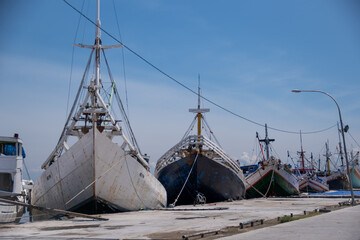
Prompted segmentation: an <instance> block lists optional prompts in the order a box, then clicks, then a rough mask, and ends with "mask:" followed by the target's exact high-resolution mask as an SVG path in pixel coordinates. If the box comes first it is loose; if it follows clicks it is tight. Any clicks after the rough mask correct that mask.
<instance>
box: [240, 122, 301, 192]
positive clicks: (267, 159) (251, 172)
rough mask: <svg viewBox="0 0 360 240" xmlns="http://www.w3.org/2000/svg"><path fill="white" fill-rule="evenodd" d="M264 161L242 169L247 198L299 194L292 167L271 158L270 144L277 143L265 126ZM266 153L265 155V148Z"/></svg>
mask: <svg viewBox="0 0 360 240" xmlns="http://www.w3.org/2000/svg"><path fill="white" fill-rule="evenodd" d="M256 137H257V139H258V140H259V145H260V148H261V152H262V157H263V159H262V160H261V161H259V162H258V164H256V165H249V166H243V167H241V168H242V170H243V172H244V174H245V186H246V197H247V198H256V197H269V196H277V197H280V196H281V197H282V196H291V195H297V194H299V183H298V179H297V178H296V177H295V176H294V175H293V174H292V173H291V167H290V166H289V165H287V164H282V163H281V160H280V159H275V157H273V156H270V149H269V147H270V146H269V145H270V142H273V141H275V140H274V139H270V138H269V137H268V129H267V125H266V124H265V139H259V135H258V133H257V134H256ZM262 144H264V145H265V152H266V156H265V154H264V147H263V145H262Z"/></svg>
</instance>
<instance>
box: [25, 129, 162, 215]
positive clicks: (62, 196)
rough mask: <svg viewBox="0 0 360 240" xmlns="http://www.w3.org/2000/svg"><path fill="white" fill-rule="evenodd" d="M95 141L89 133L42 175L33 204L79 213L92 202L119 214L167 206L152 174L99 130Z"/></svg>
mask: <svg viewBox="0 0 360 240" xmlns="http://www.w3.org/2000/svg"><path fill="white" fill-rule="evenodd" d="M94 139H95V142H94V144H93V133H92V131H89V133H87V134H86V135H85V136H83V137H82V138H81V139H80V140H78V142H76V143H75V144H74V145H73V146H71V147H70V148H69V150H68V151H66V152H65V153H63V154H62V155H61V156H60V157H59V158H58V159H57V160H56V161H55V162H54V163H53V164H52V165H50V166H49V167H48V168H47V169H46V170H45V171H44V172H43V173H42V175H41V176H40V177H39V179H38V180H37V182H36V183H35V185H34V189H33V191H32V201H31V203H32V204H34V205H37V206H42V207H48V208H56V209H62V210H75V211H76V209H78V208H79V207H81V206H82V205H84V204H85V203H87V202H89V201H91V200H97V201H101V202H103V203H105V204H107V205H108V206H110V207H111V208H113V209H115V210H116V211H132V210H140V209H154V208H160V207H164V206H166V198H167V197H166V191H165V189H164V187H163V186H162V185H161V183H160V182H159V181H158V180H157V179H156V178H155V177H154V176H153V175H151V173H150V172H149V171H147V170H146V169H145V168H144V167H143V166H142V165H141V164H140V163H139V162H138V161H137V160H136V159H135V158H133V157H132V156H131V155H129V154H128V153H125V151H124V150H123V149H122V148H121V147H120V146H118V145H117V144H116V143H114V142H112V141H111V140H110V139H109V138H107V137H106V136H105V135H104V134H102V133H100V132H99V131H97V130H96V133H95V138H94ZM93 146H95V148H93ZM93 152H95V157H94V158H93ZM34 218H36V216H34Z"/></svg>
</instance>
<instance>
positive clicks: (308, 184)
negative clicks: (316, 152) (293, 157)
mask: <svg viewBox="0 0 360 240" xmlns="http://www.w3.org/2000/svg"><path fill="white" fill-rule="evenodd" d="M300 143H301V151H300V152H298V154H299V160H298V166H297V167H298V168H297V169H295V170H294V174H297V176H298V178H299V189H300V191H301V192H326V191H329V184H327V182H326V179H323V178H319V177H318V176H317V174H316V169H315V167H314V161H313V155H312V154H311V158H310V161H308V160H307V159H306V158H305V151H304V150H303V147H302V137H301V132H300ZM305 160H307V162H309V163H310V164H309V165H310V166H306V164H305Z"/></svg>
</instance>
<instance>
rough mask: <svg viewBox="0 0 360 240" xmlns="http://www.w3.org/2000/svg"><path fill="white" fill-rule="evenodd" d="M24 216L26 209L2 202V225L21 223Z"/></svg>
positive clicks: (0, 207) (0, 215) (0, 216)
mask: <svg viewBox="0 0 360 240" xmlns="http://www.w3.org/2000/svg"><path fill="white" fill-rule="evenodd" d="M22 199H23V198H22ZM18 201H21V199H18ZM22 202H23V201H22ZM23 214H24V207H22V206H15V205H13V204H9V203H3V202H0V223H13V222H19V221H20V219H21V217H22V215H23Z"/></svg>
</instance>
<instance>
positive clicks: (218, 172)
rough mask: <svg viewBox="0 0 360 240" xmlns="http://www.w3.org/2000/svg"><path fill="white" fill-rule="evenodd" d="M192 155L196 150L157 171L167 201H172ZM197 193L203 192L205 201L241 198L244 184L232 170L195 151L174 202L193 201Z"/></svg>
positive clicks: (243, 192)
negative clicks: (197, 154)
mask: <svg viewBox="0 0 360 240" xmlns="http://www.w3.org/2000/svg"><path fill="white" fill-rule="evenodd" d="M195 157H196V153H195V154H191V155H190V157H186V158H182V159H180V160H177V161H175V162H173V163H171V164H169V165H167V166H166V167H164V168H163V169H161V171H160V172H159V174H158V179H159V181H160V182H161V183H162V184H163V185H164V187H165V189H166V191H167V194H168V198H167V200H168V204H172V203H174V201H175V199H176V198H177V196H178V195H179V193H180V191H181V189H182V187H183V185H184V183H185V181H186V178H187V177H188V175H189V172H190V169H191V167H192V165H193V162H194V160H195ZM197 192H200V193H202V194H204V195H205V197H206V202H207V203H210V202H219V201H225V200H228V199H232V200H237V199H242V198H244V195H245V186H244V183H243V181H242V180H241V178H240V176H238V175H237V174H236V173H235V172H234V171H233V170H231V169H230V168H228V167H226V166H224V165H222V164H220V163H218V162H216V160H211V159H209V158H207V157H205V156H203V155H201V154H199V156H198V158H197V160H196V163H195V165H194V167H193V170H192V172H191V174H190V176H189V179H188V181H187V183H186V185H185V187H184V189H183V191H182V193H181V195H180V197H179V199H178V201H177V205H183V204H193V203H194V201H195V199H196V195H197Z"/></svg>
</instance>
